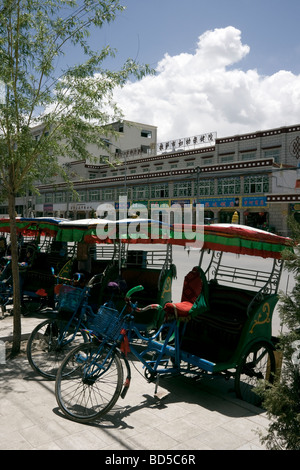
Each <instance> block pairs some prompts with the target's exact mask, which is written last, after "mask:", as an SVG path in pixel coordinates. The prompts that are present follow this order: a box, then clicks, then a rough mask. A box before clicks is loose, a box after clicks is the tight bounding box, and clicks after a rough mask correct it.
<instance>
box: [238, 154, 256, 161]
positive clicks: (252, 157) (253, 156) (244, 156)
mask: <svg viewBox="0 0 300 470" xmlns="http://www.w3.org/2000/svg"><path fill="white" fill-rule="evenodd" d="M255 159H256V152H246V153H242V155H241V160H242V161H245V160H255Z"/></svg>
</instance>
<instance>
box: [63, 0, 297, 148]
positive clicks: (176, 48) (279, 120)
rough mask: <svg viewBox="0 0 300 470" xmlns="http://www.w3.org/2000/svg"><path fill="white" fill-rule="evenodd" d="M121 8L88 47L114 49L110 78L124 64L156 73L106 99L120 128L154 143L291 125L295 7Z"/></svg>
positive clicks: (153, 3) (267, 2) (151, 3)
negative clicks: (116, 108)
mask: <svg viewBox="0 0 300 470" xmlns="http://www.w3.org/2000/svg"><path fill="white" fill-rule="evenodd" d="M121 3H122V4H123V5H124V6H126V10H125V11H124V12H123V13H122V14H120V15H118V18H117V19H116V21H115V22H114V23H112V24H110V25H105V26H104V27H103V28H102V30H98V31H97V34H96V35H94V34H92V35H91V41H92V43H93V46H94V47H98V48H99V49H101V48H102V47H104V46H105V45H108V44H109V45H110V46H111V47H113V48H116V49H117V57H116V59H115V60H114V61H109V63H108V65H109V67H110V68H113V69H115V68H119V67H120V65H121V64H122V63H123V62H124V61H125V60H126V59H127V58H128V57H131V58H133V59H136V60H137V61H138V62H139V63H147V64H150V65H151V66H152V67H153V68H156V69H157V75H156V77H151V78H150V77H148V78H146V79H144V80H142V81H140V82H138V83H128V85H126V86H125V87H124V88H123V89H122V90H118V91H116V95H115V97H116V100H117V101H118V103H119V104H120V106H121V108H122V110H123V112H124V117H125V118H126V119H129V120H134V121H139V122H142V123H145V124H151V125H155V126H157V127H158V140H159V141H165V140H168V139H173V138H174V139H176V138H181V137H186V136H192V135H193V134H201V133H204V132H217V135H218V137H223V136H229V135H234V134H239V133H244V132H252V131H256V130H261V129H268V128H272V127H279V126H285V125H291V124H296V123H299V122H300V28H299V18H300V1H299V0H286V1H285V2H283V1H282V0H207V1H203V0H184V1H182V0H123V1H121ZM73 60H75V59H74V57H72V54H71V51H69V55H68V56H67V57H66V61H67V63H72V61H73Z"/></svg>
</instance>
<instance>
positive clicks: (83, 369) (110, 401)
mask: <svg viewBox="0 0 300 470" xmlns="http://www.w3.org/2000/svg"><path fill="white" fill-rule="evenodd" d="M122 384H123V367H122V363H121V359H120V356H119V354H118V353H117V351H116V350H113V349H112V348H111V346H109V345H107V344H106V345H105V344H103V343H102V344H100V345H99V344H94V343H85V344H81V345H79V346H77V347H76V348H75V349H73V350H72V351H70V353H69V354H68V355H67V357H66V358H65V359H64V361H63V362H62V364H61V366H60V368H59V370H58V372H57V376H56V382H55V396H56V400H57V403H58V405H59V407H60V409H61V410H62V411H63V413H64V414H65V415H66V416H67V417H68V418H70V419H72V420H73V421H77V422H78V423H87V422H89V421H93V420H95V419H98V418H100V417H102V416H104V415H105V414H106V413H107V412H108V411H109V410H110V409H111V408H112V407H113V406H114V405H115V403H116V402H117V400H118V398H119V395H120V393H121V389H122Z"/></svg>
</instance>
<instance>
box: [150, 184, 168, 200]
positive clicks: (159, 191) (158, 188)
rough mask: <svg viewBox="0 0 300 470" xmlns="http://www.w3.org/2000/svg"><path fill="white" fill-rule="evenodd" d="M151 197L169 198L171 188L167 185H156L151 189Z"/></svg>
mask: <svg viewBox="0 0 300 470" xmlns="http://www.w3.org/2000/svg"><path fill="white" fill-rule="evenodd" d="M151 197H153V198H161V197H169V186H168V184H167V183H163V184H155V185H153V186H152V187H151Z"/></svg>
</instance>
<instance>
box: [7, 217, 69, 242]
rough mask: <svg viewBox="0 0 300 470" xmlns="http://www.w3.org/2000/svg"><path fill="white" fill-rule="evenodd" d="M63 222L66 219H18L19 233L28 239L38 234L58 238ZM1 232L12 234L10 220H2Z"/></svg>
mask: <svg viewBox="0 0 300 470" xmlns="http://www.w3.org/2000/svg"><path fill="white" fill-rule="evenodd" d="M62 220H64V219H59V218H51V217H37V218H34V217H28V218H27V217H16V225H17V233H21V234H22V235H24V236H28V237H29V236H36V235H37V234H39V235H42V236H51V237H56V235H57V232H58V230H59V223H60V222H61V221H62ZM0 232H2V233H9V232H10V224H9V219H0Z"/></svg>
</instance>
